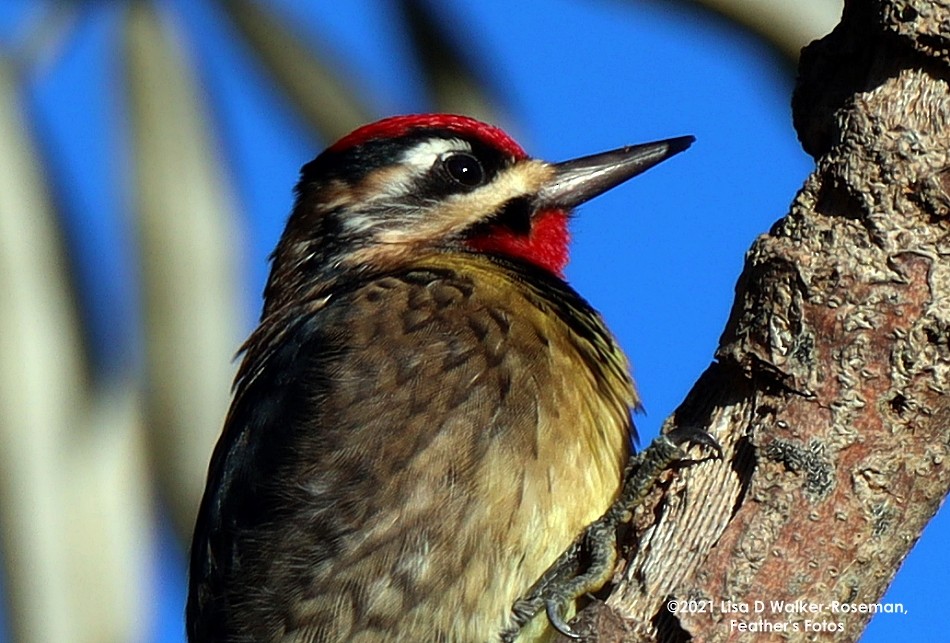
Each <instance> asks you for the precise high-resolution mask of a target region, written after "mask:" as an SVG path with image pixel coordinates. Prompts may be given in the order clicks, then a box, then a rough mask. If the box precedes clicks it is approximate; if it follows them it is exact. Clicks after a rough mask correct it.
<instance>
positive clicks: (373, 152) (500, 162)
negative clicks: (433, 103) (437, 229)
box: [297, 129, 513, 197]
mask: <svg viewBox="0 0 950 643" xmlns="http://www.w3.org/2000/svg"><path fill="white" fill-rule="evenodd" d="M433 138H444V139H447V140H452V139H455V140H463V141H465V142H466V143H468V144H469V145H470V146H471V148H472V151H471V154H472V155H473V156H475V157H476V158H477V159H478V160H479V161H480V162H481V164H482V168H483V169H484V171H485V180H486V182H489V181H491V180H492V179H493V178H494V177H495V176H496V175H497V174H498V172H500V171H501V170H502V169H504V168H506V167H508V166H510V165H511V164H512V163H513V159H512V158H511V157H509V156H507V155H506V154H504V153H503V152H500V151H498V150H497V149H495V148H494V147H491V146H490V145H486V144H485V143H482V142H481V141H480V140H478V139H471V138H468V137H466V136H464V135H461V134H459V133H457V132H452V131H450V130H442V129H426V130H419V131H414V132H409V133H408V134H405V135H403V136H399V137H397V138H391V139H377V140H372V141H367V142H365V143H362V144H360V145H356V146H354V147H351V148H348V149H345V150H343V151H341V152H333V151H330V150H326V151H324V152H323V153H322V154H320V155H319V156H318V157H317V158H315V159H313V160H312V161H310V162H309V163H307V164H306V165H304V166H303V167H302V168H301V169H300V182H299V183H298V184H297V191H298V193H299V192H300V190H301V189H302V187H303V186H305V185H307V184H309V183H313V182H323V181H328V180H331V179H338V180H341V181H344V182H345V183H350V184H352V183H357V182H359V181H360V180H361V179H362V178H363V177H365V176H366V175H367V174H369V173H370V172H372V171H374V170H377V169H379V168H381V167H385V166H387V165H392V164H394V163H397V162H398V161H399V159H400V157H401V156H402V155H403V154H404V153H405V152H406V151H407V150H410V149H412V148H414V147H416V146H417V145H419V144H420V143H423V142H425V141H429V140H432V139H433ZM438 178H441V179H442V181H443V185H441V186H439V185H438V184H437V182H436V181H430V177H429V176H426V177H425V179H424V180H423V183H424V185H422V186H421V187H422V189H423V191H425V192H427V194H424V195H423V194H420V196H431V197H440V196H445V195H446V194H448V193H454V192H465V191H468V189H471V188H468V189H466V186H463V185H459V184H457V183H455V182H452V181H446V180H445V177H444V176H442V177H438ZM433 192H434V193H433Z"/></svg>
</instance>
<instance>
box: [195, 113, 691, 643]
mask: <svg viewBox="0 0 950 643" xmlns="http://www.w3.org/2000/svg"><path fill="white" fill-rule="evenodd" d="M692 142H693V137H691V136H682V137H677V138H670V139H665V140H661V141H657V142H654V143H647V144H642V145H633V146H626V147H621V148H618V149H615V150H612V151H609V152H604V153H599V154H593V155H590V156H585V157H582V158H577V159H573V160H569V161H564V162H557V163H552V162H547V161H544V160H540V159H536V158H533V157H531V156H529V155H528V154H527V153H526V152H525V151H524V149H523V148H522V147H521V146H520V145H519V144H518V143H516V142H515V141H514V140H513V139H512V138H511V137H510V136H509V135H507V134H506V133H505V132H504V131H502V130H501V129H499V128H497V127H495V126H492V125H489V124H486V123H483V122H480V121H478V120H475V119H473V118H470V117H467V116H461V115H452V114H412V115H401V116H393V117H389V118H386V119H383V120H380V121H377V122H374V123H371V124H368V125H364V126H362V127H360V128H358V129H356V130H355V131H353V132H352V133H350V134H348V135H346V136H344V137H343V138H342V139H340V140H339V141H337V142H336V143H334V144H332V145H331V146H330V147H328V148H327V149H326V150H324V151H323V152H322V153H320V154H319V155H318V156H317V157H316V158H315V159H313V160H312V161H310V162H308V163H306V164H305V165H304V166H303V167H302V169H301V172H300V178H299V182H298V183H297V186H296V188H295V201H294V205H293V209H292V211H291V214H290V216H289V218H288V221H287V224H286V228H285V229H284V232H283V234H282V235H281V237H280V240H279V242H278V244H277V247H276V249H275V250H274V252H273V254H272V255H271V258H270V261H271V272H270V275H269V277H268V280H267V283H266V286H265V289H264V297H263V299H264V303H263V311H262V314H261V318H260V322H259V325H258V326H257V328H256V329H255V330H254V331H253V332H252V333H251V334H250V336H249V338H248V339H247V341H246V342H245V343H244V345H243V346H242V348H241V352H242V354H243V357H242V360H241V364H240V367H239V369H238V373H237V375H236V377H235V382H234V387H233V398H232V403H231V407H230V410H229V412H228V415H227V417H226V420H225V423H224V428H223V430H222V432H221V435H220V437H219V440H218V442H217V444H216V446H215V448H214V451H213V454H212V457H211V461H210V465H209V469H208V477H207V483H206V488H205V492H204V496H203V498H202V501H201V504H200V508H199V512H198V517H197V521H196V525H195V529H194V535H193V540H192V546H191V553H190V568H189V592H188V599H187V606H186V629H187V634H188V639H189V641H190V642H191V643H199V642H210V641H215V642H219V641H220V642H228V643H238V642H249V641H281V642H287V643H289V642H309V643H336V642H344V641H345V642H351V641H352V642H357V641H358V642H364V643H372V642H376V641H435V642H441V643H468V642H473V643H474V642H478V643H485V642H486V641H488V642H496V641H502V640H510V639H512V638H516V637H518V636H520V638H517V640H519V641H541V640H546V638H548V637H550V636H551V635H552V634H553V633H554V629H553V627H552V623H550V622H549V619H548V618H545V616H544V614H537V615H536V616H535V615H533V614H526V615H525V614H522V615H521V617H520V618H519V617H518V615H517V614H516V613H515V612H513V606H514V605H515V603H516V602H517V601H518V600H519V599H521V598H523V597H524V596H525V595H527V594H529V593H530V591H531V590H532V588H533V587H536V584H537V583H538V582H539V579H541V578H542V576H543V575H544V574H545V572H546V570H549V568H550V567H551V566H552V564H553V563H554V562H555V561H557V560H558V558H559V556H561V555H562V553H563V552H565V551H566V550H568V549H569V548H570V547H571V546H572V543H574V542H575V541H576V539H577V538H578V536H579V534H582V533H583V532H584V530H585V528H586V527H588V526H589V525H591V524H592V523H594V522H595V521H597V519H598V518H599V517H601V516H603V515H604V514H605V512H608V510H609V509H610V508H611V505H612V503H614V502H615V501H616V500H617V498H618V496H619V495H620V494H621V489H622V486H623V483H624V480H623V477H624V471H625V467H627V464H628V462H629V461H630V458H631V457H632V453H633V441H634V440H635V439H636V431H635V428H634V425H633V420H632V415H633V413H634V412H635V411H636V410H637V409H638V408H639V407H640V398H639V396H638V394H637V391H636V388H635V385H634V381H633V379H632V377H631V374H630V366H629V364H628V360H627V358H626V357H625V355H624V353H623V352H622V350H621V349H620V347H619V345H618V343H617V341H616V339H615V338H614V336H613V335H612V334H611V332H610V331H609V330H608V329H607V327H606V325H605V324H604V321H603V319H602V318H601V316H600V315H599V313H597V312H596V311H595V310H594V309H593V308H592V307H591V305H590V304H589V303H588V302H587V301H586V300H585V299H584V298H583V297H582V296H581V295H580V294H578V293H577V292H576V291H575V290H574V289H573V288H572V287H571V286H570V285H568V283H567V282H566V281H565V277H564V269H565V267H566V264H567V262H568V255H569V243H570V233H569V222H570V219H571V218H572V217H573V216H574V209H575V208H576V207H577V206H579V205H580V204H582V203H584V202H586V201H588V200H589V199H591V198H593V197H595V196H597V195H598V194H601V193H602V192H605V191H606V190H609V189H610V188H612V187H614V186H616V185H619V184H620V183H623V182H625V181H626V180H627V179H629V178H631V177H633V176H635V175H637V174H640V173H641V172H643V171H645V170H647V169H649V168H651V167H653V166H654V165H656V164H658V163H660V162H662V161H664V160H666V159H668V158H670V157H671V156H673V155H675V154H677V153H679V152H682V151H683V150H685V149H686V148H687V147H689V146H690V144H691V143H692ZM536 603H537V601H536ZM566 609H568V611H569V610H570V609H571V608H570V606H568V607H567V608H566ZM548 611H549V613H550V611H551V610H550V609H549V610H548ZM555 620H557V619H555ZM524 621H529V622H527V623H524ZM522 625H524V628H523V629H522V627H521V626H522ZM553 626H555V627H556V626H557V623H555V624H554V625H553ZM512 631H513V632H515V634H514V635H512V634H510V633H511V632H512ZM505 632H509V634H508V635H506V634H505Z"/></svg>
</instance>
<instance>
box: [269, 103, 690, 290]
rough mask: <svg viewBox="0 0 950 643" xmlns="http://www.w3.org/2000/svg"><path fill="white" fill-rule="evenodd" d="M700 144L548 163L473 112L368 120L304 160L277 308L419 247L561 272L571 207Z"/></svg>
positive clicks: (279, 255) (282, 257) (281, 260)
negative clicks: (307, 286) (324, 282)
mask: <svg viewBox="0 0 950 643" xmlns="http://www.w3.org/2000/svg"><path fill="white" fill-rule="evenodd" d="M692 141H693V137H691V136H686V137H680V138H673V139H668V140H664V141H658V142H655V143H647V144H644V145H634V146H628V147H623V148H620V149H616V150H613V151H610V152H604V153H601V154H595V155H592V156H586V157H583V158H579V159H574V160H571V161H565V162H562V163H548V162H546V161H542V160H538V159H533V158H531V157H529V156H528V155H527V154H526V153H525V151H524V150H523V149H522V148H521V146H520V145H518V144H517V143H516V142H515V141H514V140H513V139H512V138H511V137H509V136H508V135H507V134H505V133H504V132H503V131H501V130H500V129H498V128H496V127H494V126H492V125H488V124H485V123H482V122H480V121H477V120H474V119H472V118H468V117H465V116H456V115H449V114H421V115H410V116H396V117H392V118H387V119H384V120H381V121H377V122H375V123H371V124H369V125H365V126H363V127H360V128H359V129H357V130H355V131H354V132H352V133H350V134H348V135H347V136H345V137H343V138H342V139H340V140H339V141H337V142H336V143H335V144H333V145H332V146H330V147H329V148H327V149H326V150H325V151H324V152H323V153H321V154H320V155H319V156H317V157H316V158H315V159H314V160H313V161H311V162H309V163H307V164H306V165H304V166H303V168H302V169H301V177H300V182H299V183H298V185H297V189H296V193H297V201H296V204H295V206H294V210H293V213H292V214H291V216H290V219H289V221H288V223H287V228H286V230H285V231H284V234H283V236H282V237H281V240H280V243H279V244H278V246H277V249H276V250H275V251H274V256H273V261H274V266H273V271H272V274H271V279H270V281H269V283H268V287H267V293H266V296H267V300H268V308H271V307H273V306H275V305H279V304H280V303H282V301H283V300H286V299H287V298H291V297H293V292H294V291H296V289H297V288H298V287H301V286H303V285H304V284H303V282H302V281H301V280H305V281H311V282H312V281H313V280H321V279H327V278H330V277H332V275H334V274H340V273H341V272H342V271H349V270H367V269H370V270H379V269H386V268H388V267H396V266H399V265H401V264H403V263H404V262H405V261H406V260H407V259H409V258H411V257H413V256H415V255H417V254H419V253H420V252H433V251H436V252H437V251H443V250H444V251H460V250H461V251H476V252H484V253H491V254H497V255H501V256H505V257H508V258H514V259H520V260H523V261H527V262H530V263H532V264H534V265H535V266H537V267H540V268H542V269H544V270H547V271H549V272H551V273H553V274H555V275H558V276H560V275H561V273H562V271H563V269H564V267H565V265H566V264H567V259H568V241H569V234H568V230H567V224H568V216H569V214H570V212H571V210H572V209H573V208H574V207H576V206H577V205H579V204H581V203H583V202H585V201H587V200H588V199H591V198H593V197H595V196H597V195H598V194H601V193H602V192H605V191H606V190H608V189H610V188H612V187H614V186H616V185H618V184H620V183H622V182H624V181H626V180H627V179H629V178H631V177H633V176H635V175H637V174H639V173H641V172H643V171H645V170H647V169H649V168H650V167H653V166H654V165H656V164H657V163H660V162H661V161H663V160H665V159H667V158H669V157H671V156H673V155H674V154H677V153H678V152H681V151H682V150H684V149H686V148H687V147H689V145H690V144H691V143H692Z"/></svg>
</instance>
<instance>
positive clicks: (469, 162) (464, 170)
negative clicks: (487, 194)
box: [442, 154, 485, 188]
mask: <svg viewBox="0 0 950 643" xmlns="http://www.w3.org/2000/svg"><path fill="white" fill-rule="evenodd" d="M442 165H443V167H445V171H446V172H448V173H449V176H451V177H452V180H454V181H455V182H456V183H459V184H461V185H464V186H465V187H469V188H473V187H475V186H477V185H481V184H482V183H484V182H485V170H483V169H482V164H481V163H479V162H478V159H477V158H475V157H474V156H472V155H471V154H453V155H452V156H447V157H446V158H445V159H443V161H442Z"/></svg>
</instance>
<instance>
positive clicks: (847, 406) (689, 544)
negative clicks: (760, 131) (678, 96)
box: [575, 0, 950, 641]
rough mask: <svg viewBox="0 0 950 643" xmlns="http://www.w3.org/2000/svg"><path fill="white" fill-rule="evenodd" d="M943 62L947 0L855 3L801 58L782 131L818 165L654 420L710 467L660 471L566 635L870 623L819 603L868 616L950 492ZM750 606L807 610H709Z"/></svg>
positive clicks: (711, 635) (730, 633)
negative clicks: (600, 600) (599, 592)
mask: <svg viewBox="0 0 950 643" xmlns="http://www.w3.org/2000/svg"><path fill="white" fill-rule="evenodd" d="M948 45H950V4H948V3H947V2H925V1H924V0H853V1H850V2H847V4H846V7H845V11H844V15H843V17H842V21H841V23H840V24H839V25H838V26H837V27H836V29H835V30H834V31H833V32H832V33H831V34H830V35H828V36H826V37H825V38H824V39H822V40H820V41H817V42H815V43H813V44H812V45H810V46H809V47H807V48H806V49H805V50H804V51H803V55H802V59H801V64H800V69H799V83H798V87H797V89H796V95H795V98H794V100H793V108H794V118H795V125H796V127H797V129H798V133H799V138H800V139H801V141H802V144H803V146H804V148H805V150H806V151H808V152H809V153H810V154H812V155H813V156H814V157H815V159H816V169H815V171H814V172H813V173H812V175H811V176H810V177H809V178H808V180H807V181H806V183H805V185H804V187H803V188H802V190H801V191H800V193H799V194H798V195H797V196H796V197H795V199H794V201H793V203H792V205H791V209H790V212H789V214H788V215H787V216H786V217H785V218H783V219H782V220H780V221H779V222H777V223H776V224H775V226H774V227H773V228H772V230H771V231H770V232H769V234H767V235H763V236H762V237H761V238H759V239H758V240H757V241H756V242H755V244H754V245H753V247H752V248H751V250H750V251H749V253H748V256H747V258H746V265H745V268H744V271H743V273H742V276H741V277H740V279H739V283H738V285H737V287H736V300H735V303H734V305H733V310H732V314H731V317H730V319H729V322H728V324H727V326H726V329H725V331H724V333H723V336H722V338H721V341H720V346H719V349H718V351H717V355H716V357H717V362H716V363H714V364H712V365H711V366H710V367H709V369H708V370H707V371H706V372H705V373H704V374H703V375H702V377H701V378H700V379H699V381H698V382H697V383H696V385H695V387H694V388H693V390H692V391H691V393H690V394H689V396H688V398H687V399H686V400H685V401H684V402H683V404H682V405H681V406H680V407H679V409H677V411H676V413H675V414H674V416H673V417H672V418H671V419H670V420H669V421H668V423H667V428H672V427H674V426H684V425H692V426H703V427H706V428H708V429H709V430H710V431H711V433H712V434H713V435H715V436H716V437H717V438H718V439H719V440H720V442H721V444H722V447H723V450H724V452H725V459H724V460H722V461H705V462H701V463H694V464H686V465H684V466H682V467H679V468H678V470H676V471H670V472H669V475H668V476H667V478H666V479H665V480H664V481H663V482H662V484H661V485H659V488H657V489H655V492H654V495H653V497H652V499H651V500H650V502H648V503H645V504H644V505H643V506H641V507H639V508H638V510H637V512H636V514H635V516H634V520H633V527H632V530H631V531H632V534H631V537H630V542H631V543H633V544H632V545H631V548H630V551H629V552H628V555H627V556H626V564H625V568H624V569H623V570H621V571H619V572H618V574H617V576H616V581H617V583H616V585H615V586H614V588H613V590H612V592H611V594H610V596H609V598H608V599H607V601H606V603H605V604H595V605H592V606H590V607H589V608H588V609H587V610H585V612H584V613H582V615H581V617H580V619H579V622H577V623H575V627H576V628H578V629H579V630H580V631H582V632H583V631H587V632H596V633H597V637H596V640H598V641H637V640H644V639H646V640H656V639H658V640H661V641H680V640H686V639H687V638H688V637H689V636H692V637H694V638H695V639H696V640H702V641H719V640H734V639H743V638H747V637H749V636H750V635H749V634H748V633H747V632H744V631H743V630H742V629H740V628H739V627H738V626H736V625H735V624H734V623H733V622H732V621H741V622H744V623H747V624H751V625H753V626H755V625H756V624H757V623H758V622H760V621H768V622H771V623H773V624H776V626H777V627H778V628H779V629H778V630H776V631H779V632H784V637H786V638H788V639H791V640H802V639H805V638H806V637H813V636H814V632H813V631H811V632H810V631H807V626H806V621H807V622H809V623H811V624H813V625H812V627H815V626H816V625H814V624H818V625H817V626H821V624H824V627H826V628H828V627H831V628H832V631H833V632H834V634H833V638H834V639H835V640H855V639H857V638H858V637H859V636H860V634H861V632H862V631H863V629H864V627H865V626H866V624H867V622H868V620H869V619H870V616H871V615H870V614H868V613H865V612H860V611H857V612H849V611H846V609H845V611H834V608H833V603H834V602H838V603H848V604H862V603H864V604H869V603H875V602H877V601H878V600H879V598H880V597H881V596H882V595H883V593H884V591H885V589H886V588H887V586H888V584H889V583H890V581H891V579H892V578H893V576H894V574H895V573H896V570H897V568H898V566H899V565H900V562H901V561H902V560H903V558H904V557H905V556H906V554H907V552H908V551H909V550H910V547H911V546H912V545H913V543H914V542H915V541H916V540H917V538H918V537H919V535H920V532H921V530H922V529H923V527H924V525H925V524H926V523H927V521H928V520H929V519H930V518H931V517H932V516H933V514H934V513H935V512H936V510H937V508H938V507H939V505H940V503H941V501H942V499H943V497H944V496H945V495H946V494H947V491H948V487H950V475H948V472H947V463H948V462H950V458H948V456H950V440H948V435H950V431H948V424H950V398H948V396H947V392H948V389H950V236H948V233H950V222H948V213H950V170H948V167H950V159H948V150H950V129H948V123H947V120H948V117H950V92H948V83H947V81H948V78H950V74H948V63H950V61H948V50H950V46H948ZM753 180H754V179H753ZM672 599H675V600H679V601H681V605H682V604H683V603H682V601H689V600H693V601H698V602H697V603H694V604H693V605H692V606H693V607H699V608H702V607H705V608H706V609H705V611H704V612H693V613H690V612H684V611H679V612H678V613H675V614H674V613H671V612H670V611H669V610H668V609H667V603H668V601H669V600H672ZM756 600H765V601H770V600H775V601H785V602H787V603H790V602H794V601H797V600H803V601H805V603H806V604H808V603H811V604H816V605H818V604H821V605H823V606H824V611H823V612H821V613H814V612H811V611H808V607H807V606H806V608H805V610H806V611H803V612H792V613H784V612H778V613H775V612H773V611H772V606H771V605H768V604H766V606H765V611H764V612H762V613H761V614H755V613H754V612H753V613H750V614H741V613H740V614H735V613H729V609H728V608H729V606H730V604H728V603H727V604H726V605H724V604H723V601H731V602H732V604H733V605H735V606H741V605H748V606H749V607H750V609H754V607H755V603H754V602H755V601H756ZM704 601H709V602H708V603H707V602H704ZM686 605H689V604H688V603H687V604H686ZM724 608H725V609H724ZM766 627H767V626H766ZM782 628H784V629H782ZM826 631H827V630H826ZM756 636H759V635H756ZM757 640H758V639H757Z"/></svg>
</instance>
